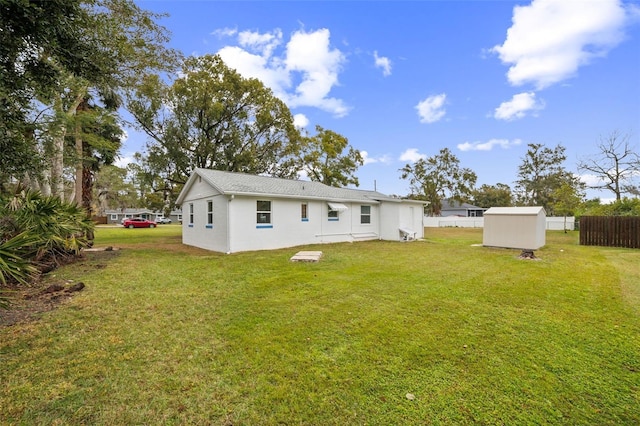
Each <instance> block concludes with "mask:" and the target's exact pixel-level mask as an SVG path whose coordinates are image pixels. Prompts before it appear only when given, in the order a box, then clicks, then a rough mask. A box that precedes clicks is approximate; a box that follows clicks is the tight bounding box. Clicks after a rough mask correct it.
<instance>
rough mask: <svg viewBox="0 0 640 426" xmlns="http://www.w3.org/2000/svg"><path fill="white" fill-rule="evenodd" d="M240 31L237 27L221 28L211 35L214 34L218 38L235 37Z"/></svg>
mask: <svg viewBox="0 0 640 426" xmlns="http://www.w3.org/2000/svg"><path fill="white" fill-rule="evenodd" d="M237 33H238V30H237V29H236V28H228V27H227V28H219V29H217V30H215V31H213V32H212V33H211V35H214V36H216V37H218V38H222V37H233V36H234V35H236V34H237Z"/></svg>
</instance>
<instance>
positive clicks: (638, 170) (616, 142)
mask: <svg viewBox="0 0 640 426" xmlns="http://www.w3.org/2000/svg"><path fill="white" fill-rule="evenodd" d="M630 138H631V137H630V135H628V134H627V135H621V134H620V133H619V132H618V131H614V132H612V133H611V134H610V135H609V136H608V137H606V138H603V137H600V141H599V142H598V144H597V147H598V150H599V151H600V152H599V153H598V154H596V155H595V156H593V157H590V158H584V159H582V160H580V161H579V162H578V170H580V171H585V172H588V173H591V174H593V175H594V176H595V177H596V178H597V179H598V181H599V183H597V184H594V185H590V186H589V188H592V189H605V190H608V191H611V192H613V193H614V194H615V196H616V200H618V201H619V200H620V199H621V197H622V195H623V194H625V193H627V194H632V195H636V196H637V195H638V192H640V184H638V183H637V182H638V181H639V180H640V155H639V154H638V152H637V151H635V150H634V148H633V147H632V146H631V145H630V143H629V139H630Z"/></svg>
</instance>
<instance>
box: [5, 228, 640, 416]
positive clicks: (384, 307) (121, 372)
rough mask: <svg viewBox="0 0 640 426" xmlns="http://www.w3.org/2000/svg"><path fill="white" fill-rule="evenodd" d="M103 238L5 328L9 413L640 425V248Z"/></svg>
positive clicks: (442, 237)
mask: <svg viewBox="0 0 640 426" xmlns="http://www.w3.org/2000/svg"><path fill="white" fill-rule="evenodd" d="M96 236H97V244H98V245H100V246H105V245H113V246H116V247H121V248H122V250H120V251H119V252H117V253H118V255H117V256H115V257H114V258H112V259H110V260H108V261H107V260H106V259H105V258H103V256H105V253H92V254H88V257H87V259H86V260H85V261H84V262H81V263H79V264H76V265H71V266H68V267H65V268H63V269H61V270H58V271H56V273H55V275H56V276H55V277H52V278H51V279H71V278H73V279H75V280H82V281H83V282H85V283H86V285H87V289H86V290H85V291H84V292H83V293H81V294H79V295H78V296H76V297H74V298H73V299H72V300H71V301H69V302H67V303H66V304H64V305H62V306H61V307H60V308H59V309H57V310H56V311H53V312H49V313H46V314H44V315H43V317H42V318H41V319H40V320H39V321H36V322H31V323H23V324H19V325H14V326H12V327H6V328H4V329H0V339H1V343H0V367H1V368H0V383H2V386H1V387H0V407H2V409H1V410H0V424H47V425H49V424H96V425H100V424H102V425H112V424H220V425H223V424H229V425H231V424H234V425H255V424H264V425H269V424H314V425H316V424H322V425H345V424H370V425H391V424H436V425H449V424H456V425H457V424H599V425H601V424H602V425H605V424H611V425H614V424H640V408H639V407H640V338H639V336H640V320H639V318H640V252H639V251H637V250H635V251H633V250H626V249H611V248H599V247H583V246H579V245H577V238H578V237H577V234H576V233H568V234H564V233H562V232H549V233H548V234H547V245H546V246H545V247H544V248H543V249H541V250H537V251H536V256H538V257H539V259H540V260H538V261H530V260H519V259H518V255H519V251H516V250H506V249H490V248H483V247H477V246H473V244H479V243H481V242H482V231H481V230H475V229H458V228H455V229H446V228H445V229H428V230H427V232H426V239H425V241H418V242H412V243H395V242H381V241H374V242H361V243H356V244H329V245H320V246H307V247H298V248H293V249H285V250H273V251H265V252H251V253H239V254H233V255H224V254H216V253H212V252H207V251H203V250H199V249H194V248H189V247H186V246H183V245H181V243H180V227H179V226H161V227H158V228H157V229H136V230H128V229H124V228H99V229H98V232H97V234H96ZM299 249H312V250H322V251H323V252H324V256H323V258H322V260H321V261H320V262H319V263H313V264H311V263H292V262H289V260H288V259H289V257H291V256H292V255H293V254H294V253H295V252H296V251H298V250H299ZM407 394H412V395H413V399H410V398H407ZM409 396H410V397H411V395H409Z"/></svg>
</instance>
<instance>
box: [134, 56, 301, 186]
mask: <svg viewBox="0 0 640 426" xmlns="http://www.w3.org/2000/svg"><path fill="white" fill-rule="evenodd" d="M129 110H130V111H131V112H132V114H133V116H134V117H135V120H136V123H137V125H138V126H139V127H140V128H141V129H142V130H143V131H144V132H145V133H146V134H147V135H148V136H149V138H150V142H149V144H148V156H147V159H146V160H147V161H146V163H147V165H148V166H149V167H150V168H151V170H152V171H153V172H154V173H155V174H156V175H157V176H160V177H161V179H160V182H163V185H164V184H168V185H171V186H172V185H176V184H177V185H181V184H184V183H185V182H186V181H187V179H188V177H189V176H190V174H191V172H192V171H193V170H194V169H195V168H197V167H200V168H209V169H215V170H226V171H233V172H244V173H252V174H266V175H271V176H279V177H292V176H295V175H296V173H297V171H298V170H297V169H296V167H295V162H294V159H295V156H296V155H297V153H298V150H299V144H300V134H299V132H298V131H297V130H296V128H295V126H294V124H293V117H292V115H291V112H290V111H289V108H288V107H287V106H286V105H285V104H284V102H282V101H281V100H280V99H278V98H276V97H275V96H274V95H273V93H272V92H271V90H270V89H268V88H266V87H265V86H264V85H263V84H262V83H261V82H260V81H259V80H257V79H246V78H243V77H242V76H241V75H240V74H238V73H237V72H236V71H235V70H233V69H231V68H229V67H227V66H226V65H225V64H224V62H223V61H222V59H221V58H220V56H218V55H215V56H213V55H205V56H202V57H191V58H188V59H187V60H186V61H185V62H184V66H183V70H182V73H181V77H180V78H178V79H177V80H175V82H174V83H173V84H172V85H171V86H167V85H166V84H164V83H163V82H162V81H161V79H160V78H159V77H157V76H155V77H151V78H148V79H147V81H146V84H145V85H144V86H142V87H141V88H140V89H139V90H138V95H137V97H136V99H134V100H132V101H131V102H130V103H129ZM155 189H156V190H163V189H164V188H159V187H158V188H155ZM172 189H173V188H172ZM174 195H175V194H174Z"/></svg>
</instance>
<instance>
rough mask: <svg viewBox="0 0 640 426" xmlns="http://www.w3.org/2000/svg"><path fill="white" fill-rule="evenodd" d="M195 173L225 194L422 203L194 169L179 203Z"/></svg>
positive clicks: (289, 181)
mask: <svg viewBox="0 0 640 426" xmlns="http://www.w3.org/2000/svg"><path fill="white" fill-rule="evenodd" d="M197 176H200V177H202V179H203V180H205V181H206V182H207V183H209V185H211V186H212V187H213V188H215V189H216V190H217V191H219V192H220V193H221V194H225V195H247V196H271V197H281V198H304V199H322V200H327V201H355V202H366V203H377V202H380V201H390V202H401V201H402V202H414V203H417V204H424V202H422V201H414V200H404V199H399V198H394V197H390V196H388V195H385V194H382V193H380V192H377V191H368V190H362V189H351V188H336V187H333V186H328V185H325V184H323V183H320V182H311V181H302V180H294V179H282V178H275V177H270V176H257V175H251V174H246V173H235V172H225V171H220V170H210V169H201V168H197V169H195V170H194V171H193V173H192V174H191V176H190V177H189V180H188V181H187V183H186V184H185V186H184V188H183V189H182V192H180V195H179V196H178V199H177V200H176V203H177V204H181V203H182V202H183V200H184V197H185V196H186V194H187V193H188V190H189V188H190V187H191V185H192V184H193V182H194V180H195V179H196V177H197Z"/></svg>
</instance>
